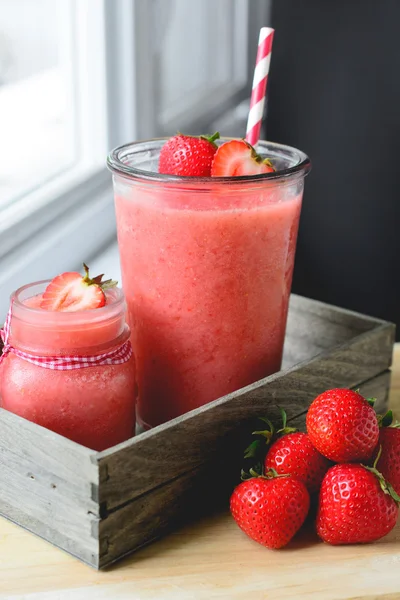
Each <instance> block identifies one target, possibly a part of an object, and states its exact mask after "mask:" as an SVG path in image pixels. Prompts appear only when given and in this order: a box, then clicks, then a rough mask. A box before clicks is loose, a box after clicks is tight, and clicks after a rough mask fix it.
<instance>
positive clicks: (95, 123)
mask: <svg viewBox="0 0 400 600" xmlns="http://www.w3.org/2000/svg"><path fill="white" fill-rule="evenodd" d="M57 2H60V3H61V4H62V5H63V9H64V10H65V11H66V13H65V14H66V17H69V14H67V11H69V10H75V11H76V12H75V13H74V14H77V11H79V12H80V14H79V18H77V22H76V23H75V29H74V32H75V34H74V36H73V37H72V35H71V43H72V44H73V47H77V48H79V60H78V59H77V57H76V60H75V62H74V66H73V68H72V69H71V76H72V75H73V74H74V76H75V77H76V76H77V77H78V90H79V104H78V106H79V112H78V114H77V115H76V118H77V128H78V130H79V133H80V139H79V143H80V148H79V156H80V161H79V163H78V164H77V166H76V167H72V168H70V169H68V170H65V172H63V173H62V174H61V175H59V176H55V177H54V178H52V180H50V181H49V182H47V183H45V184H43V185H42V186H40V188H38V189H36V190H34V191H32V192H30V193H28V194H26V195H25V196H24V197H22V198H21V199H19V200H16V201H15V202H14V203H12V204H10V205H9V206H7V207H5V208H4V209H2V210H1V213H0V321H1V319H2V317H4V314H5V312H6V310H7V307H8V296H9V294H10V293H11V292H12V291H13V290H15V289H16V287H19V286H20V285H22V284H24V283H26V282H28V281H34V280H39V279H43V278H48V277H52V276H54V275H56V274H57V273H59V272H61V271H63V270H68V269H70V268H71V265H74V267H73V268H79V266H80V265H81V263H82V261H83V260H87V261H89V260H90V258H92V257H93V256H95V255H96V254H98V253H99V252H100V251H101V250H102V249H103V248H105V247H106V246H107V245H108V244H109V243H110V242H111V241H112V240H114V238H115V217H114V206H113V194H112V185H111V175H110V173H109V172H108V171H107V169H106V166H105V164H106V154H107V151H108V150H109V149H110V148H111V146H112V145H113V143H112V141H111V139H110V137H111V136H110V135H109V131H113V132H114V133H113V136H114V138H115V141H116V138H118V131H122V129H123V130H124V136H126V139H134V138H135V135H136V130H135V112H134V111H132V108H131V106H130V105H129V102H128V101H127V100H126V101H125V106H119V108H118V110H117V107H116V106H115V105H113V103H112V101H111V100H112V98H110V97H107V90H111V92H112V93H111V94H110V95H112V94H115V98H127V97H126V95H125V93H126V90H125V85H124V88H123V91H122V89H121V88H119V89H116V87H115V85H114V86H113V85H112V84H111V86H110V84H109V83H108V81H107V79H108V78H109V77H110V75H111V73H110V64H112V63H114V64H116V65H120V67H121V73H122V67H123V68H124V69H126V70H125V77H126V73H134V68H135V63H134V55H133V54H131V53H130V51H129V48H130V46H131V45H132V39H131V38H130V35H131V33H132V32H131V31H130V30H129V27H133V23H132V24H130V23H129V12H130V11H131V10H132V7H133V3H132V2H130V0H118V2H109V0H57ZM110 17H112V19H111V20H110V22H109V20H108V19H109V18H110ZM70 22H71V19H68V18H66V19H65V23H66V26H68V24H69V23H70ZM113 23H115V25H116V27H117V28H118V29H117V31H120V30H121V28H123V27H125V30H126V35H125V36H119V35H117V36H115V30H113V28H112V25H113ZM77 25H78V27H77ZM89 26H90V31H91V35H92V36H96V38H97V39H96V40H94V39H93V43H91V44H86V43H85V42H86V36H87V27H89ZM116 42H117V43H116ZM120 59H121V60H120ZM123 61H124V62H123ZM122 63H123V64H122ZM74 69H75V71H74ZM72 71H73V73H72ZM76 74H77V75H76ZM130 79H131V80H132V83H133V85H134V83H135V78H134V77H131V78H130ZM120 83H121V84H122V83H124V84H125V83H126V81H125V80H123V81H122V80H121V81H120ZM93 90H95V91H96V95H95V97H94V94H93ZM131 98H132V99H134V98H135V91H134V89H132V90H131ZM72 106H74V103H73V102H71V109H72ZM108 115H109V116H110V117H111V118H108ZM113 115H118V119H119V120H120V123H119V128H118V127H115V121H114V122H113ZM49 152H51V148H49ZM43 160H44V161H45V160H46V157H45V156H44V157H43ZM21 168H23V165H22V166H21Z"/></svg>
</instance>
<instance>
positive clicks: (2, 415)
mask: <svg viewBox="0 0 400 600" xmlns="http://www.w3.org/2000/svg"><path fill="white" fill-rule="evenodd" d="M92 453H93V452H92V451H91V450H89V449H87V448H84V447H83V446H79V445H78V444H75V443H74V442H71V441H70V440H67V439H65V438H63V437H62V436H59V435H57V434H55V433H53V432H52V431H49V430H47V429H44V428H43V427H40V426H38V425H36V424H34V423H31V422H29V421H26V420H25V419H22V418H20V417H18V416H17V415H14V414H12V413H9V412H8V411H6V410H3V409H0V514H2V515H4V516H5V517H7V518H8V519H10V520H12V521H15V522H16V523H18V524H20V525H22V526H23V527H25V528H26V529H29V530H30V531H33V532H35V533H37V534H38V535H40V536H41V537H44V538H45V539H47V540H48V541H50V542H52V543H53V544H55V545H57V546H59V547H61V548H63V549H64V550H67V551H68V552H70V553H71V554H74V555H75V556H78V557H79V558H81V559H82V560H84V561H86V562H88V563H89V564H92V565H93V566H96V567H97V557H98V539H97V538H98V533H97V523H98V521H99V515H100V506H99V504H98V502H96V500H95V499H94V498H93V495H94V491H96V493H97V488H98V481H99V474H98V469H97V467H96V465H94V464H93V462H92V461H91V458H90V457H91V455H92Z"/></svg>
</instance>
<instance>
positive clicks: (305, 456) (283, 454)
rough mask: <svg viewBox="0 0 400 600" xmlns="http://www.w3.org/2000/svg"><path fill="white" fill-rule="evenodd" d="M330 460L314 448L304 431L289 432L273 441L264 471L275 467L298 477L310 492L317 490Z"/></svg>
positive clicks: (281, 471) (278, 471)
mask: <svg viewBox="0 0 400 600" xmlns="http://www.w3.org/2000/svg"><path fill="white" fill-rule="evenodd" d="M329 467H330V462H329V461H328V460H327V459H326V458H325V457H324V456H322V454H320V453H319V452H318V450H316V449H315V448H314V446H313V445H312V443H311V442H310V438H309V437H308V435H307V434H306V433H300V432H298V433H289V434H287V435H284V436H282V437H281V438H280V439H278V440H277V441H276V442H274V443H273V444H272V446H271V448H270V449H269V450H268V453H267V456H266V458H265V471H269V470H270V469H275V471H276V472H277V473H278V474H280V475H283V474H284V473H286V474H288V475H291V476H292V477H295V478H296V479H300V481H302V482H303V483H304V485H305V486H306V488H307V489H308V491H309V492H310V494H311V493H313V492H317V491H318V490H319V488H320V487H321V482H322V480H323V478H324V475H325V473H326V472H327V470H328V469H329Z"/></svg>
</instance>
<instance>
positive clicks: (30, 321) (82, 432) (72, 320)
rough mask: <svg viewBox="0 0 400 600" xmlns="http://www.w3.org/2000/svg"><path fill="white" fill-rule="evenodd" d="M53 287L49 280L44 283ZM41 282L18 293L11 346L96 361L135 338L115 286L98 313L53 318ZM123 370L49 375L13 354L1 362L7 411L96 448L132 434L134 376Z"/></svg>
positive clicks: (1, 398) (1, 394) (0, 392)
mask: <svg viewBox="0 0 400 600" xmlns="http://www.w3.org/2000/svg"><path fill="white" fill-rule="evenodd" d="M45 283H47V282H45ZM44 288H45V285H44V284H43V283H39V284H33V285H31V286H25V288H21V290H19V291H18V292H16V294H15V296H14V303H13V317H12V322H11V337H10V343H11V345H12V346H14V347H15V348H17V349H18V350H22V351H24V352H28V353H30V354H33V355H35V356H60V357H62V356H65V355H83V356H90V355H94V354H100V353H105V352H108V351H109V350H112V349H113V348H115V347H118V346H121V344H123V343H124V342H125V341H126V340H127V339H128V338H129V335H130V332H129V328H128V327H127V326H126V325H125V304H124V298H123V295H122V292H121V291H120V290H118V289H117V288H115V289H113V290H112V291H109V292H107V304H106V306H104V307H102V308H97V309H95V310H85V311H77V312H68V313H66V312H49V311H47V310H43V309H41V308H40V303H41V301H42V292H43V290H44ZM134 368H135V367H134V359H133V357H131V358H130V359H129V360H128V361H127V362H125V363H123V364H110V365H99V366H90V367H86V368H80V369H75V370H65V371H59V370H51V369H47V368H43V367H40V366H37V365H34V364H31V363H29V362H27V361H26V360H23V359H22V358H20V357H18V356H16V355H15V354H14V353H13V352H10V353H9V354H7V355H6V356H5V358H4V360H3V362H2V363H1V364H0V403H1V406H2V407H3V408H5V409H7V410H9V411H11V412H13V413H15V414H17V415H20V416H21V417H24V418H26V419H28V420H30V421H33V422H35V423H37V424H39V425H42V426H43V427H47V428H48V429H51V430H53V431H55V432H57V433H59V434H61V435H63V436H65V437H67V438H69V439H71V440H74V441H75V442H78V443H80V444H82V445H84V446H87V447H89V448H91V449H93V450H104V449H105V448H108V447H110V446H113V445H115V444H117V443H119V442H122V441H124V440H126V439H128V438H130V437H131V436H132V435H134V426H135V372H134Z"/></svg>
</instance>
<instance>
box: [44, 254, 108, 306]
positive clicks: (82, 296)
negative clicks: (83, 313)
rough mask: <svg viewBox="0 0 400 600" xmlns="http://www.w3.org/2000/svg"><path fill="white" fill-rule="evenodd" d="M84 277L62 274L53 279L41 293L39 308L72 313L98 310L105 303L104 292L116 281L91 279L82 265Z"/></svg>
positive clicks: (86, 268)
mask: <svg viewBox="0 0 400 600" xmlns="http://www.w3.org/2000/svg"><path fill="white" fill-rule="evenodd" d="M83 267H84V270H85V275H84V276H83V277H82V275H81V274H80V273H62V274H61V275H58V276H57V277H55V278H54V279H53V280H52V281H51V282H50V283H49V285H48V286H47V288H46V290H45V291H44V293H43V297H42V302H41V304H40V308H43V309H45V310H52V311H63V312H72V311H76V310H88V309H92V308H100V307H101V306H104V305H105V303H106V295H105V293H104V290H107V289H109V288H111V287H114V286H116V285H117V282H116V281H112V280H111V279H108V280H107V281H102V279H103V275H98V276H97V277H94V278H93V279H91V278H90V277H89V268H88V267H87V266H86V265H85V264H84V265H83Z"/></svg>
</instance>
